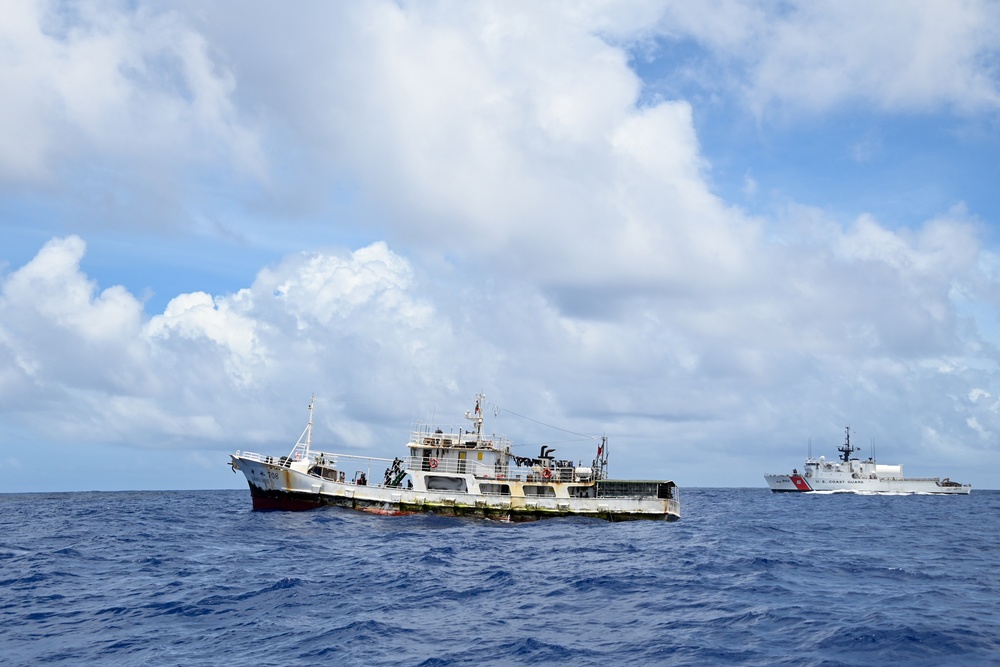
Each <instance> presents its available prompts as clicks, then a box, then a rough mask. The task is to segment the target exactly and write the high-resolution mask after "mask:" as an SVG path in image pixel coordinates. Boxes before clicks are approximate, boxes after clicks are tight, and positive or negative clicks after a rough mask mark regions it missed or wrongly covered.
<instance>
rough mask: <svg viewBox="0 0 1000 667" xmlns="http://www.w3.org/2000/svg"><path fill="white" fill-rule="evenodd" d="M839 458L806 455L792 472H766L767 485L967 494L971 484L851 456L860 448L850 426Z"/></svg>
mask: <svg viewBox="0 0 1000 667" xmlns="http://www.w3.org/2000/svg"><path fill="white" fill-rule="evenodd" d="M837 451H839V452H840V453H841V454H840V458H839V459H838V460H834V461H827V460H826V458H825V457H822V456H821V457H819V459H813V458H808V459H806V463H805V469H804V470H803V471H802V472H801V473H800V472H799V471H798V470H797V469H796V470H793V471H792V473H791V474H790V475H764V479H765V480H766V481H767V485H768V486H769V487H770V488H771V490H772V491H774V492H775V493H778V492H783V491H788V492H810V491H852V492H856V493H948V494H967V493H969V492H970V491H972V486H971V485H969V484H959V483H958V482H953V481H951V480H950V479H948V478H947V477H945V478H944V479H940V478H938V477H904V476H903V466H901V465H883V464H881V463H876V461H875V459H874V457H870V458H868V459H866V460H861V459H857V458H851V454H853V453H854V452H856V451H858V450H857V448H856V447H852V446H851V429H850V428H847V440H846V442H845V443H844V445H843V446H842V447H838V448H837Z"/></svg>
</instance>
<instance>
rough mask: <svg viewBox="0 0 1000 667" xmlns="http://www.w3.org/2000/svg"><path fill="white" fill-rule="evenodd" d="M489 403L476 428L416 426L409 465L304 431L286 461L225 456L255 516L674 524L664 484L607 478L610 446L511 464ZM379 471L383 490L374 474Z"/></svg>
mask: <svg viewBox="0 0 1000 667" xmlns="http://www.w3.org/2000/svg"><path fill="white" fill-rule="evenodd" d="M484 401H485V396H483V395H482V394H479V395H478V396H476V406H475V409H474V410H473V411H472V412H466V413H465V418H466V419H467V420H469V422H471V425H472V428H471V429H469V430H466V429H464V428H457V429H456V428H448V429H442V428H440V427H434V426H429V425H418V426H417V427H416V428H415V429H414V430H413V431H412V432H411V433H410V441H409V442H408V443H407V445H406V447H407V449H408V452H407V456H406V458H402V459H400V458H395V459H384V458H373V457H362V456H356V455H348V454H342V453H340V454H337V453H330V452H325V451H316V450H314V449H313V444H312V431H313V410H314V405H315V400H311V401H310V403H309V423H308V425H307V426H306V428H305V431H303V433H302V435H301V436H300V437H299V440H298V441H297V442H296V443H295V446H294V447H292V450H291V451H290V452H289V453H288V455H286V456H278V457H272V456H265V455H262V454H256V453H253V452H239V451H238V452H236V453H235V454H231V455H230V458H231V462H230V464H231V465H232V467H233V471H234V472H235V471H240V472H242V473H243V474H244V475H245V476H246V478H247V483H248V484H249V485H250V496H251V498H252V501H253V508H254V509H256V510H305V509H311V508H314V507H321V506H324V505H334V506H339V507H348V508H353V509H358V510H364V511H367V512H373V513H376V514H412V513H417V512H434V513H438V514H446V515H454V516H476V517H485V518H490V519H498V520H503V521H533V520H536V519H543V518H549V517H564V516H587V517H595V518H600V519H606V520H608V521H624V520H633V519H659V520H666V521H675V520H677V519H679V518H680V500H679V496H678V489H677V486H676V484H674V482H672V481H668V480H612V479H608V478H607V471H608V441H607V438H601V439H600V440H599V441H598V445H597V455H596V457H595V458H594V459H593V460H592V461H590V462H588V463H587V464H584V463H582V462H578V463H574V462H572V461H570V460H561V459H557V458H556V457H555V455H554V454H555V450H554V449H553V448H552V447H548V446H542V447H541V450H540V451H539V453H538V456H535V457H529V456H515V455H514V454H513V452H512V447H513V445H512V443H511V441H510V440H508V439H507V438H506V437H505V436H502V435H501V436H497V435H491V436H487V435H485V434H484V433H483V409H484ZM383 466H386V467H385V472H384V475H383V478H382V480H381V482H380V483H375V482H374V481H373V474H378V472H379V470H380V469H381V468H382V467H383Z"/></svg>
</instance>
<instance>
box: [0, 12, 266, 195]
mask: <svg viewBox="0 0 1000 667" xmlns="http://www.w3.org/2000/svg"><path fill="white" fill-rule="evenodd" d="M0 43H3V44H4V49H3V50H2V52H0V87H2V88H3V90H4V91H5V96H4V104H3V105H2V106H0V133H2V134H3V136H4V137H5V140H4V150H2V151H0V180H2V181H3V182H7V183H32V182H50V183H51V182H53V181H57V180H59V179H63V178H67V177H70V175H71V174H70V173H69V169H70V168H74V169H75V168H78V166H79V162H80V161H83V162H84V163H85V164H86V165H87V166H88V167H89V168H90V169H91V170H93V169H94V167H95V162H96V163H97V164H99V165H101V166H102V167H103V168H105V169H111V170H115V171H119V170H120V173H119V178H120V179H124V180H126V181H127V180H128V179H130V178H132V179H133V187H135V184H136V183H138V182H140V181H138V180H135V173H134V172H136V171H138V172H139V173H140V174H142V175H145V176H146V177H148V180H149V181H155V179H156V178H159V179H170V180H171V181H172V180H173V179H174V178H176V177H177V174H176V173H174V171H173V170H174V169H178V168H180V169H184V168H191V167H192V166H198V165H202V164H212V163H216V162H219V161H221V162H224V163H228V165H229V166H231V167H232V168H234V169H235V170H236V171H238V172H242V173H245V174H249V175H255V176H257V177H260V176H261V175H262V174H263V169H264V163H263V161H262V158H261V155H260V151H259V147H258V143H257V137H256V136H255V133H254V131H253V130H252V129H251V128H250V127H249V125H248V124H247V123H246V122H245V121H244V120H243V119H242V118H240V116H239V113H238V112H237V110H236V109H235V107H234V106H233V104H232V101H231V95H232V92H233V88H234V85H235V84H234V79H233V76H232V74H231V73H230V72H228V71H227V70H226V69H225V68H224V67H222V66H221V65H220V63H219V62H218V61H217V60H216V59H215V58H214V57H213V54H212V53H211V49H210V47H209V45H208V44H207V43H206V41H205V39H204V37H202V36H201V35H200V34H199V33H197V32H196V31H194V30H192V29H191V28H190V27H189V25H188V23H187V22H186V20H185V19H184V18H183V17H181V16H180V15H179V14H177V13H175V12H169V11H167V12H162V13H155V12H152V11H149V10H148V9H145V8H144V7H139V8H135V7H130V6H129V4H128V3H123V2H122V3H119V2H95V3H88V2H85V3H76V4H73V5H72V6H64V5H60V4H58V3H53V2H46V1H45V0H29V1H27V2H16V3H9V4H8V5H6V6H5V9H4V20H3V22H0ZM97 180H98V181H99V179H97Z"/></svg>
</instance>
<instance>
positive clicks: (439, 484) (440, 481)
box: [424, 475, 468, 493]
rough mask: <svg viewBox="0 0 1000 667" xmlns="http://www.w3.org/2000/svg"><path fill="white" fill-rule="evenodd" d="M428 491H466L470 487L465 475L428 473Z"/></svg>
mask: <svg viewBox="0 0 1000 667" xmlns="http://www.w3.org/2000/svg"><path fill="white" fill-rule="evenodd" d="M424 479H426V480H427V490H428V491H461V492H462V493H465V492H467V491H468V487H467V486H466V484H465V478H464V477H447V476H445V475H427V476H426V477H425V478H424Z"/></svg>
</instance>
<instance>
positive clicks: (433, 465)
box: [431, 459, 438, 470]
mask: <svg viewBox="0 0 1000 667" xmlns="http://www.w3.org/2000/svg"><path fill="white" fill-rule="evenodd" d="M437 467H438V460H437V459H431V470H434V468H437Z"/></svg>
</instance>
